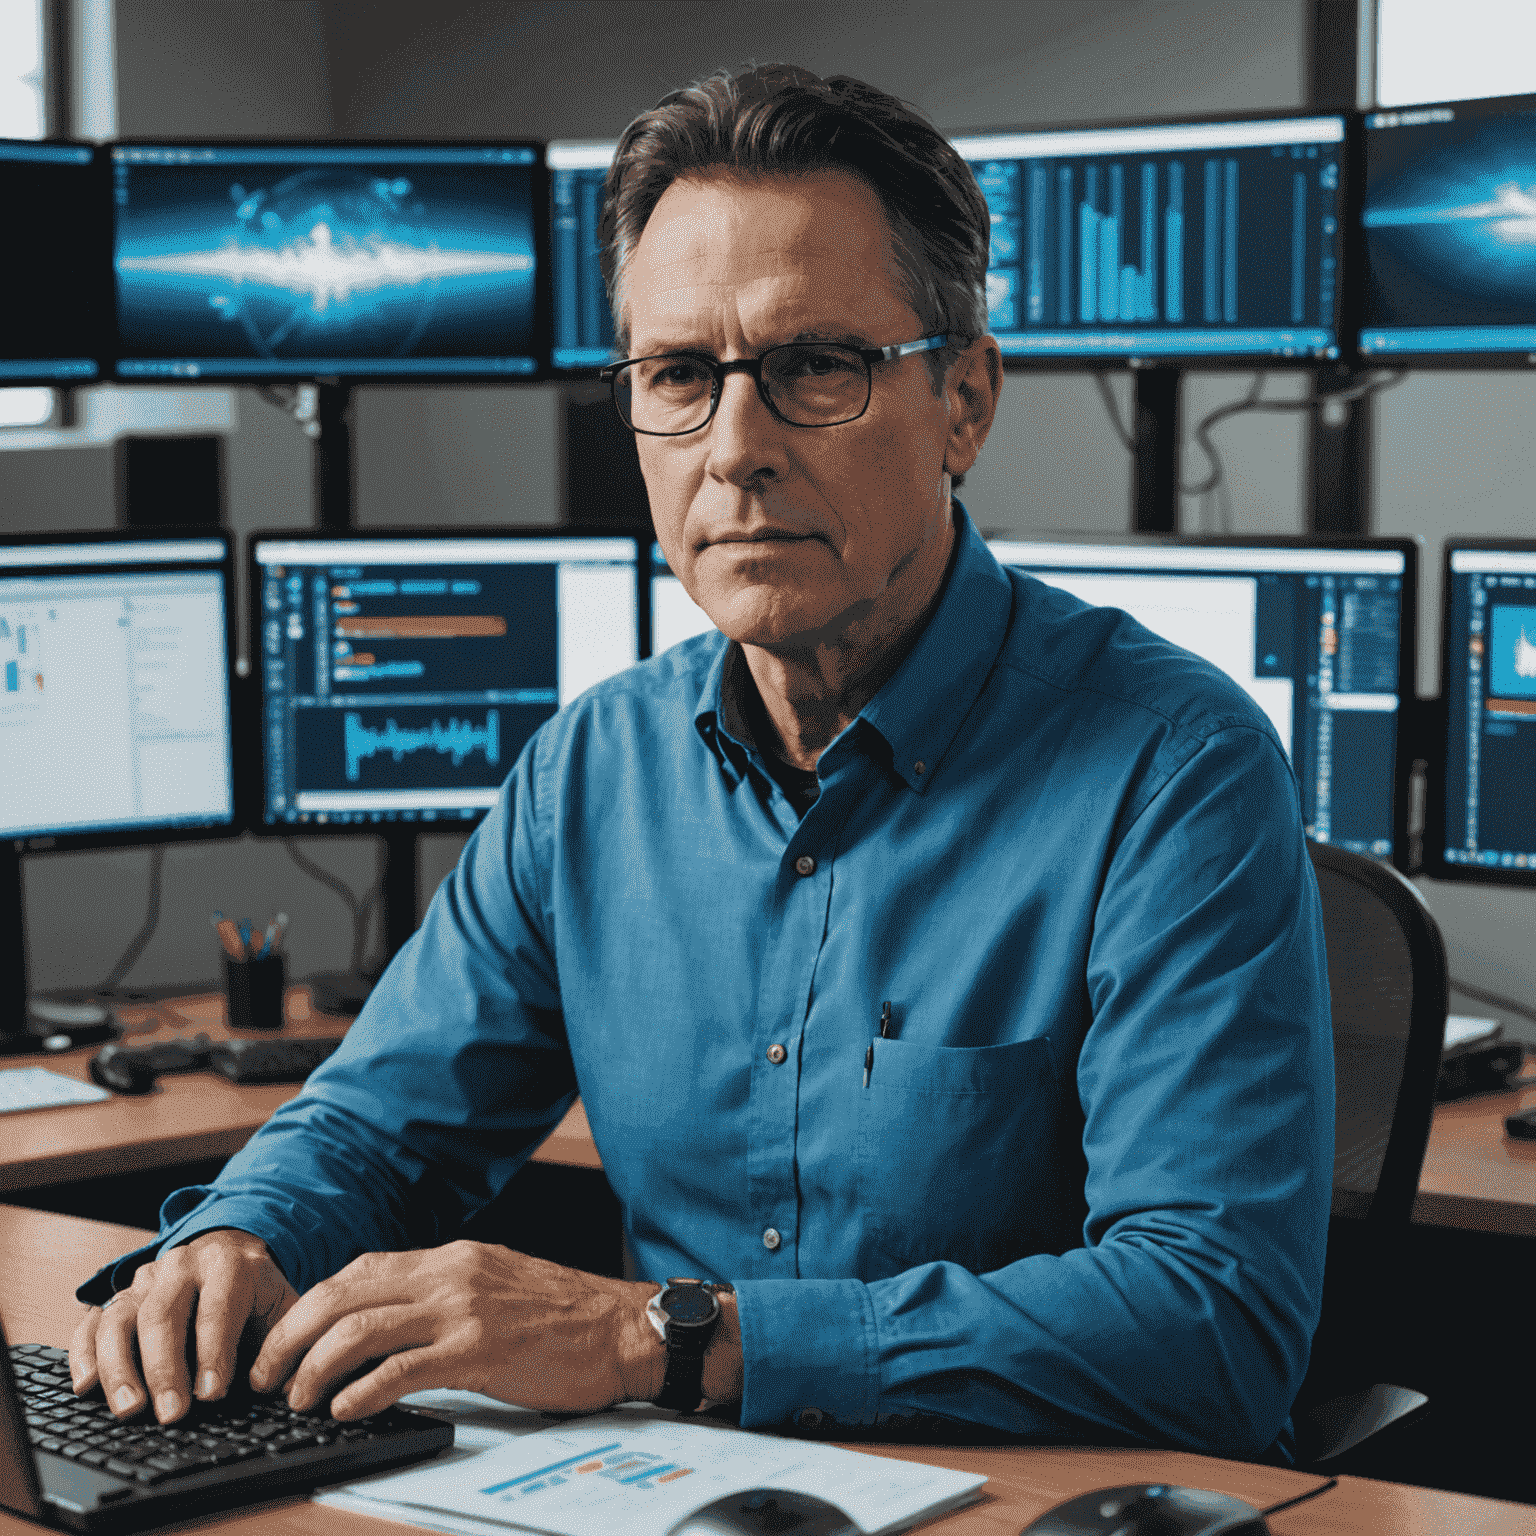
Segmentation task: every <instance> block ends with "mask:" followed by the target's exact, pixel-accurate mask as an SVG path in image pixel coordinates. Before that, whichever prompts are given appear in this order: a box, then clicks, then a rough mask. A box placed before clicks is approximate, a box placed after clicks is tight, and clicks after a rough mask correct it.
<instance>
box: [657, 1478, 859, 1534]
mask: <svg viewBox="0 0 1536 1536" xmlns="http://www.w3.org/2000/svg"><path fill="white" fill-rule="evenodd" d="M667 1536H863V1533H862V1532H861V1531H860V1529H859V1527H858V1526H857V1525H855V1524H854V1522H853V1521H852V1520H851V1519H849V1517H848V1516H847V1515H845V1514H844V1513H843V1512H842V1510H840V1509H839V1508H838V1507H837V1505H835V1504H829V1503H827V1501H826V1500H825V1499H818V1498H816V1497H815V1495H813V1494H809V1493H791V1492H790V1491H789V1490H788V1489H787V1488H748V1489H747V1490H746V1492H745V1493H728V1494H726V1495H725V1496H724V1497H723V1498H719V1499H716V1500H715V1501H714V1503H713V1504H706V1505H705V1506H704V1507H703V1508H702V1509H696V1510H694V1512H693V1513H692V1514H691V1515H687V1516H685V1517H684V1518H683V1519H681V1520H679V1521H678V1522H677V1524H676V1525H674V1526H673V1527H672V1529H671V1530H670V1531H668V1532H667Z"/></svg>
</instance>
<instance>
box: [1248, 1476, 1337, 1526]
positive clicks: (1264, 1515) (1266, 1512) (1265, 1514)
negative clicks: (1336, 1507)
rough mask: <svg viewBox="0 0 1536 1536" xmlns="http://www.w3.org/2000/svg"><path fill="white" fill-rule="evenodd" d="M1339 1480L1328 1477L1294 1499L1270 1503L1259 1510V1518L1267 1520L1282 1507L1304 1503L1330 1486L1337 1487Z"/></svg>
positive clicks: (1324, 1491)
mask: <svg viewBox="0 0 1536 1536" xmlns="http://www.w3.org/2000/svg"><path fill="white" fill-rule="evenodd" d="M1338 1486H1339V1480H1338V1478H1336V1477H1330V1478H1329V1479H1328V1481H1327V1482H1325V1483H1319V1484H1318V1485H1317V1487H1316V1488H1308V1489H1307V1491H1306V1492H1305V1493H1298V1494H1297V1495H1296V1497H1295V1498H1294V1499H1282V1500H1281V1501H1280V1502H1279V1503H1278V1504H1271V1505H1270V1506H1269V1508H1268V1509H1261V1510H1260V1511H1259V1519H1261V1520H1267V1519H1268V1518H1269V1517H1270V1516H1271V1515H1278V1514H1279V1513H1280V1511H1281V1510H1282V1509H1290V1508H1291V1506H1292V1505H1294V1504H1305V1503H1306V1502H1307V1500H1308V1499H1315V1498H1316V1497H1317V1496H1318V1494H1320V1493H1327V1492H1328V1490H1329V1489H1330V1488H1337V1487H1338Z"/></svg>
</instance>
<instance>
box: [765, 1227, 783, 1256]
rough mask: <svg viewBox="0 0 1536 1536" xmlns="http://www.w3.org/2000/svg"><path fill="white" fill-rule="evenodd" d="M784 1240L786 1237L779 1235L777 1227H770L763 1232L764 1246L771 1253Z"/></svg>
mask: <svg viewBox="0 0 1536 1536" xmlns="http://www.w3.org/2000/svg"><path fill="white" fill-rule="evenodd" d="M783 1241H784V1239H783V1238H782V1237H780V1236H779V1233H778V1229H777V1228H775V1227H769V1228H768V1230H767V1231H766V1232H764V1233H763V1247H764V1248H766V1249H767V1250H768V1251H769V1253H772V1252H773V1250H774V1249H775V1248H777V1247H778V1246H779V1244H780V1243H782V1242H783Z"/></svg>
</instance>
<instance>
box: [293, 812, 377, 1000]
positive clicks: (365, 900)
mask: <svg viewBox="0 0 1536 1536" xmlns="http://www.w3.org/2000/svg"><path fill="white" fill-rule="evenodd" d="M283 847H284V848H285V849H286V850H287V851H288V857H289V858H290V859H292V860H293V862H294V863H295V864H296V865H298V867H299V868H300V869H301V870H302V871H303V872H304V873H305V874H306V875H308V876H309V877H310V879H311V880H318V881H319V882H320V884H321V885H323V886H325V887H326V889H327V890H331V891H334V892H335V893H336V894H337V895H338V896H339V897H340V898H341V900H342V904H343V905H344V906H345V907H346V909H347V913H348V915H349V916H350V917H351V919H352V952H351V955H350V956H349V958H348V962H347V965H348V969H349V970H350V971H351V972H352V973H353V974H354V975H356V974H359V973H360V972H361V971H362V968H363V949H364V947H365V945H366V943H367V940H368V922H369V919H370V918H371V917H372V916H373V909H374V907H375V906H376V905H377V904H378V901H379V897H380V896H381V895H382V894H383V891H384V881H383V878H382V877H381V878H380V879H379V880H378V881H377V882H376V883H375V884H374V885H373V887H372V888H371V889H370V890H368V891H367V892H365V893H364V895H363V896H362V897H361V898H359V897H358V895H357V893H356V892H355V891H354V890H353V889H352V887H351V886H350V885H348V884H347V882H346V881H345V880H343V879H342V878H341V877H340V876H339V875H333V874H332V873H331V872H330V870H328V869H322V868H321V867H320V865H318V864H316V863H315V861H314V860H313V859H312V858H310V857H309V855H308V854H306V853H305V852H304V851H303V849H301V848H300V847H299V845H298V844H297V843H296V842H295V841H294V840H293V839H292V838H291V837H285V838H284V839H283Z"/></svg>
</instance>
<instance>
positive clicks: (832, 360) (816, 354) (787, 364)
mask: <svg viewBox="0 0 1536 1536" xmlns="http://www.w3.org/2000/svg"><path fill="white" fill-rule="evenodd" d="M778 361H779V366H778V367H777V368H776V369H775V370H774V371H775V372H776V373H778V374H779V375H780V377H782V378H786V379H831V378H838V377H840V376H841V375H844V374H849V373H857V372H859V371H860V370H859V362H858V359H857V358H855V357H854V356H853V355H852V354H851V353H847V352H841V351H833V350H830V349H828V350H818V349H815V348H806V349H804V350H797V351H794V352H786V353H783V354H781V355H780V358H779V360H778Z"/></svg>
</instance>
